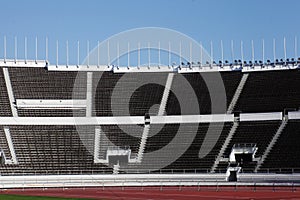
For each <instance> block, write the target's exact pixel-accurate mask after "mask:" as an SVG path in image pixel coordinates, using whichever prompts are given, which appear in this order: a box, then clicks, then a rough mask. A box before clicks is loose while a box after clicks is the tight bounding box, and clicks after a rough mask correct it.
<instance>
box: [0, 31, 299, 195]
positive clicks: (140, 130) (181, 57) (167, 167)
mask: <svg viewBox="0 0 300 200" xmlns="http://www.w3.org/2000/svg"><path fill="white" fill-rule="evenodd" d="M155 30H157V29H155ZM158 30H159V34H160V35H163V34H162V32H163V31H167V32H168V34H166V35H168V37H169V36H170V34H171V33H170V30H162V29H158ZM135 31H145V33H144V34H140V33H139V35H145V34H146V33H148V34H149V32H150V35H152V36H153V33H151V31H153V28H148V29H147V28H144V29H142V30H135ZM124 34H125V35H126V34H128V33H124ZM130 34H132V32H131V33H130ZM175 34H178V33H175ZM178 37H184V36H182V35H177V37H176V38H178ZM126 38H127V37H126ZM160 39H161V38H160ZM5 40H6V39H5ZM25 40H26V39H25ZM169 40H170V37H169V38H168V41H169ZM181 41H184V40H181ZM26 42H27V41H26ZM108 42H109V43H108ZM131 42H132V41H131ZM36 43H37V42H36ZM57 43H58V42H57ZM4 44H5V46H4V52H6V41H5V42H4ZM25 44H26V43H25ZM173 44H174V42H172V45H173ZM295 44H296V42H295ZM88 45H89V44H88ZM134 45H136V47H137V48H133V46H134ZM164 45H165V48H164ZM184 45H186V47H187V49H188V50H184ZM192 45H193V43H191V42H188V43H184V42H183V43H180V45H178V43H177V44H176V45H173V49H171V48H170V43H165V44H164V43H163V41H161V43H155V46H151V44H149V43H145V46H144V47H143V46H142V47H141V45H140V44H137V43H135V44H134V43H133V42H132V43H131V44H130V46H129V42H127V41H126V43H125V47H124V49H125V50H124V52H125V53H124V52H122V50H120V49H121V46H122V44H119V43H118V44H117V43H114V38H110V39H109V40H107V41H106V42H104V43H101V44H99V43H98V46H96V48H94V49H93V50H92V51H88V55H87V57H86V59H85V61H84V62H83V64H80V63H79V62H78V63H77V65H76V64H75V65H72V64H71V65H70V64H69V63H68V61H67V63H66V64H64V65H60V64H58V62H57V63H56V65H55V64H54V65H52V64H51V63H50V62H49V61H48V59H47V57H48V50H47V46H48V40H47V39H46V45H45V47H46V50H45V52H46V55H45V58H46V59H45V60H38V59H37V56H36V59H32V60H30V59H27V52H26V48H25V58H24V59H17V58H16V57H15V58H14V59H7V58H6V53H4V56H3V59H2V60H0V67H1V70H0V84H1V85H0V89H1V92H0V102H1V107H0V115H1V117H0V123H1V124H0V126H1V129H0V138H1V140H0V141H1V143H0V151H1V154H0V155H1V157H0V158H1V165H0V175H1V176H0V187H1V192H2V193H7V194H31V195H38V196H41V195H42V196H44V195H45V196H47V195H50V196H60V195H61V196H67V197H75V195H77V196H76V197H80V196H81V197H86V198H108V199H119V198H126V199H144V198H146V197H147V198H153V199H168V198H169V199H186V198H188V199H200V198H205V199H209V198H211V199H215V198H228V199H230V198H232V196H227V195H229V194H230V195H232V193H226V192H233V191H234V192H236V193H235V195H236V196H237V197H239V195H240V197H241V198H243V197H249V196H254V197H257V198H261V199H262V198H264V197H267V196H271V197H272V198H275V197H276V198H283V197H285V198H286V197H290V198H292V197H297V195H299V184H300V182H299V181H300V174H299V173H300V162H299V156H298V155H299V154H298V153H300V150H299V147H298V139H299V136H298V133H299V131H300V112H299V107H300V102H299V98H300V90H299V87H298V85H300V78H299V67H300V58H297V57H295V58H287V57H286V56H285V57H284V58H282V59H277V58H276V57H275V53H274V60H258V61H257V60H254V55H253V60H251V61H245V60H244V58H243V52H242V53H241V55H242V57H241V58H240V59H237V60H233V61H232V62H231V61H227V60H224V58H223V56H222V58H221V59H220V61H218V62H216V61H215V60H214V59H213V52H214V51H213V48H212V45H211V49H210V53H207V52H206V51H205V49H204V48H202V46H201V45H200V46H196V47H194V46H192ZM16 46H17V45H15V47H16ZM25 46H27V44H26V45H25ZM57 46H58V45H57ZM123 46H124V45H123ZM174 46H176V47H178V49H177V50H175V48H174ZM274 46H275V45H274ZM284 46H285V39H284ZM104 47H105V50H104V49H102V48H104ZM127 47H128V48H127ZM129 47H130V48H129ZM241 47H242V43H241ZM68 48H69V47H68V44H67V48H66V51H67V53H66V55H67V59H66V60H68ZM131 48H133V50H132V49H131ZM197 48H198V49H197ZM274 48H275V47H274ZM15 49H16V48H15ZM57 49H58V48H57ZM87 49H88V50H89V48H87ZM111 49H118V51H115V50H111ZM221 49H222V55H223V45H221ZM295 49H297V47H296V46H295ZM127 50H129V51H127ZM192 50H193V52H194V53H191V52H192ZM15 51H16V50H15ZM126 51H127V52H126ZM241 51H243V49H242V48H241ZM253 51H254V50H252V52H253ZM284 51H285V52H286V50H285V49H284ZM16 52H17V51H16ZM36 52H38V49H37V45H36ZM99 52H101V53H99ZM150 52H151V55H152V56H150ZM184 52H188V53H187V55H185V54H184ZM274 52H275V50H274ZM16 54H17V53H15V55H16ZM78 54H79V43H78ZM113 54H115V55H116V56H115V58H114V56H113ZM154 54H155V55H156V56H154V57H153V55H154ZM253 54H254V53H253ZM56 55H57V60H58V50H57V51H56ZM100 55H101V56H100ZM195 55H196V56H195ZM285 55H286V53H285ZM295 55H296V53H295ZM263 57H264V56H263ZM104 58H107V59H104ZM124 58H127V60H126V59H125V63H126V64H123V63H124ZM143 58H144V59H145V60H146V61H143ZM150 59H151V61H150ZM153 59H154V60H155V61H153ZM78 60H79V55H78ZM99 60H101V62H99ZM132 60H136V61H134V62H132ZM130 61H131V62H130ZM175 61H176V62H177V63H178V64H176V62H175ZM102 63H105V64H102ZM140 63H143V64H140ZM153 63H154V64H153ZM155 63H158V64H155ZM162 63H167V64H162ZM108 193H109V194H108ZM80 194H81V195H80ZM93 194H94V196H93ZM72 195H73V196H72ZM151 195H152V196H151ZM201 195H202V196H201ZM243 195H245V196H243ZM246 195H248V196H246ZM298 197H299V196H298Z"/></svg>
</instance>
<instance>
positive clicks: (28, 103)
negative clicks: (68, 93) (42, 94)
mask: <svg viewBox="0 0 300 200" xmlns="http://www.w3.org/2000/svg"><path fill="white" fill-rule="evenodd" d="M16 104H17V108H18V109H83V108H85V107H86V100H85V99H61V100H60V99H16Z"/></svg>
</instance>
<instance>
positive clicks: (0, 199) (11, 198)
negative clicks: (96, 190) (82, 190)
mask: <svg viewBox="0 0 300 200" xmlns="http://www.w3.org/2000/svg"><path fill="white" fill-rule="evenodd" d="M0 200H84V199H74V198H58V197H32V196H19V195H5V194H0ZM86 200H87V199H86Z"/></svg>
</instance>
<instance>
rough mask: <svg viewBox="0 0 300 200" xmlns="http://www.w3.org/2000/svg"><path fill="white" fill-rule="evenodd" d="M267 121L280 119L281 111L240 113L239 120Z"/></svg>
mask: <svg viewBox="0 0 300 200" xmlns="http://www.w3.org/2000/svg"><path fill="white" fill-rule="evenodd" d="M267 120H268V121H269V120H282V112H270V113H241V114H240V121H267Z"/></svg>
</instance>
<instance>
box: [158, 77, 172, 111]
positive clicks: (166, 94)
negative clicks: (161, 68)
mask: <svg viewBox="0 0 300 200" xmlns="http://www.w3.org/2000/svg"><path fill="white" fill-rule="evenodd" d="M173 78H174V73H169V74H168V77H167V81H166V85H165V89H164V93H163V96H162V99H161V102H160V105H159V110H158V114H157V115H158V116H162V115H164V114H165V111H166V107H167V102H168V98H169V94H170V91H171V87H172V82H173Z"/></svg>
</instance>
